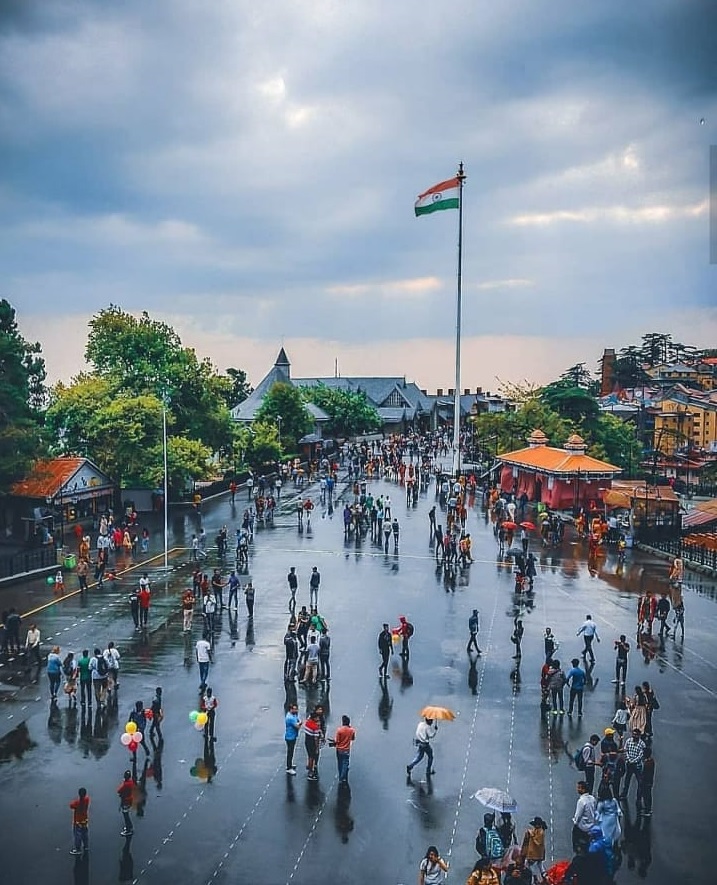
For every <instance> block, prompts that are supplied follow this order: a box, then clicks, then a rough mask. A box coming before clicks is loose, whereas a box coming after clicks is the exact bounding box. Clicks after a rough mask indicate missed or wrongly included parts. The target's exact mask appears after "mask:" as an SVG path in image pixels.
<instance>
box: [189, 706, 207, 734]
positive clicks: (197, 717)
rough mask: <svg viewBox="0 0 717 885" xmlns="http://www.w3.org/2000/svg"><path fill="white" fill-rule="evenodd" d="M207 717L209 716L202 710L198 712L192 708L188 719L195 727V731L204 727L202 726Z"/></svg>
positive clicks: (205, 722)
mask: <svg viewBox="0 0 717 885" xmlns="http://www.w3.org/2000/svg"><path fill="white" fill-rule="evenodd" d="M208 719H209V716H207V714H206V713H205V712H204V711H202V712H201V713H199V712H197V711H196V710H192V712H191V713H190V714H189V721H190V722H191V723H192V725H193V726H194V727H195V728H196V729H197V731H201V730H202V729H203V728H204V726H205V725H206V724H207V721H208Z"/></svg>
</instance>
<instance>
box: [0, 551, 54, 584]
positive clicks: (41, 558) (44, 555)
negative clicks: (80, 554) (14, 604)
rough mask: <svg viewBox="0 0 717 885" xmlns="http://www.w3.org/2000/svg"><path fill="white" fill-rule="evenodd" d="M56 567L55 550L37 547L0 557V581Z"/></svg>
mask: <svg viewBox="0 0 717 885" xmlns="http://www.w3.org/2000/svg"><path fill="white" fill-rule="evenodd" d="M56 565H57V550H55V548H54V547H39V548H35V549H34V550H21V551H20V552H19V553H11V554H7V555H5V556H0V579H2V578H12V577H14V576H15V575H22V574H25V573H26V572H34V571H37V570H38V569H44V568H52V567H53V566H56Z"/></svg>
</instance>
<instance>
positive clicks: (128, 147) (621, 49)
mask: <svg viewBox="0 0 717 885" xmlns="http://www.w3.org/2000/svg"><path fill="white" fill-rule="evenodd" d="M716 33H717V4H715V3H714V2H712V0H634V2H631V3H625V2H624V0H620V2H612V0H604V2H600V3H574V2H562V0H503V2H500V3H496V2H494V0H264V2H257V0H212V2H209V3H207V2H206V0H204V2H203V0H152V2H151V3H147V2H146V0H125V2H122V3H117V2H110V0H52V2H47V0H2V2H0V296H1V297H5V298H7V299H8V300H9V301H10V302H11V303H12V304H13V305H14V306H15V307H16V309H17V311H18V320H19V324H20V327H21V330H22V332H23V334H25V336H26V337H28V338H31V339H33V340H35V339H38V340H40V341H41V343H42V345H43V349H44V352H45V355H46V359H47V363H48V369H49V373H50V375H51V377H52V378H53V379H57V378H64V379H68V378H69V377H70V376H71V375H72V374H73V373H74V372H77V371H78V370H79V369H81V368H82V366H83V351H84V345H85V341H86V335H87V320H88V319H89V317H90V316H91V315H92V314H93V313H94V312H96V311H98V310H100V309H101V308H102V307H106V306H107V305H108V304H110V303H115V304H118V305H120V306H121V307H123V308H124V309H126V310H129V311H133V312H139V311H141V310H147V311H149V313H150V314H151V315H152V316H153V317H155V318H159V319H163V320H165V321H167V322H169V323H171V324H172V325H174V327H175V328H176V330H177V331H178V332H179V333H180V335H181V336H182V340H183V341H184V343H185V344H187V345H190V346H193V347H195V348H196V349H197V351H198V352H199V353H200V354H202V355H209V356H211V357H212V359H213V360H214V362H215V364H216V365H217V366H218V367H219V368H220V369H224V368H226V367H227V366H231V365H233V366H237V367H241V368H245V369H246V370H247V371H248V372H249V376H250V379H251V380H252V381H254V383H256V382H257V381H258V380H260V378H261V377H262V375H263V374H264V372H265V371H266V370H267V369H268V368H269V366H270V365H271V363H273V360H274V357H275V355H276V352H277V350H278V348H279V346H280V345H281V344H284V346H285V347H286V350H287V352H288V354H289V356H290V358H291V361H292V366H293V371H294V373H295V374H296V375H312V374H333V370H334V359H335V358H338V365H339V371H340V372H341V373H342V374H406V375H408V376H409V377H410V378H411V379H414V380H416V381H418V382H419V383H420V384H421V386H423V387H428V388H435V387H436V386H442V387H448V386H452V378H453V340H454V329H455V270H456V234H457V213H455V212H443V213H438V214H435V215H432V216H428V217H424V218H420V219H416V218H414V217H413V203H414V200H415V197H416V195H417V194H418V193H419V192H420V191H422V190H425V189H426V188H428V187H429V186H431V185H433V184H435V183H436V182H438V181H440V180H442V179H444V178H448V177H450V176H451V175H453V174H455V170H456V167H457V163H458V161H459V160H461V159H462V160H463V161H464V163H465V165H466V171H467V174H468V180H467V184H466V190H465V202H464V205H465V237H464V314H463V328H464V357H463V384H462V386H466V387H468V386H476V385H481V386H483V387H484V388H491V387H493V386H495V384H496V383H497V382H496V381H495V378H496V377H499V378H502V379H511V380H519V379H522V378H531V379H534V380H537V381H545V380H549V379H550V378H552V377H554V376H555V375H556V374H558V373H559V372H560V371H562V370H563V369H564V368H566V367H567V366H569V365H571V364H572V363H574V362H576V361H578V360H585V361H587V362H588V364H589V365H590V366H591V367H592V366H594V365H595V363H596V360H597V358H598V357H599V355H600V353H601V352H602V348H603V347H604V346H615V347H620V346H623V345H625V344H628V343H633V342H636V341H637V340H638V339H639V336H640V335H641V334H642V333H643V332H646V331H664V332H671V333H673V335H674V336H675V337H676V339H677V340H681V341H685V342H688V343H694V344H697V345H712V346H717V307H716V305H717V298H716V297H715V292H716V291H717V286H716V283H717V267H716V266H715V265H710V262H709V258H710V251H709V216H710V208H709V146H710V144H714V143H716V142H717V87H716V85H715V84H717V49H716V48H715V43H714V41H715V36H714V35H715V34H716Z"/></svg>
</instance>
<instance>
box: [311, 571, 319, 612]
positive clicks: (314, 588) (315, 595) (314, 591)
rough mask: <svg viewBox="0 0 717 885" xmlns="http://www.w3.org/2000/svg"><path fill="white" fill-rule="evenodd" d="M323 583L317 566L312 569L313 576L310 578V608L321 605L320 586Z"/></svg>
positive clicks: (314, 608)
mask: <svg viewBox="0 0 717 885" xmlns="http://www.w3.org/2000/svg"><path fill="white" fill-rule="evenodd" d="M320 584H321V574H320V572H319V570H318V568H317V567H316V566H314V567H313V568H312V569H311V577H310V578H309V608H310V609H313V610H316V609H318V607H319V586H320Z"/></svg>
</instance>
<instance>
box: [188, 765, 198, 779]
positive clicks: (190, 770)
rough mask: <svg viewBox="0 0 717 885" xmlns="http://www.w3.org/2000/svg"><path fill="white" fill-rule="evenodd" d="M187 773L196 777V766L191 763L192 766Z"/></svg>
mask: <svg viewBox="0 0 717 885" xmlns="http://www.w3.org/2000/svg"><path fill="white" fill-rule="evenodd" d="M189 773H190V775H191V776H192V777H196V776H197V766H196V765H192V767H191V768H190V769H189Z"/></svg>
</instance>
